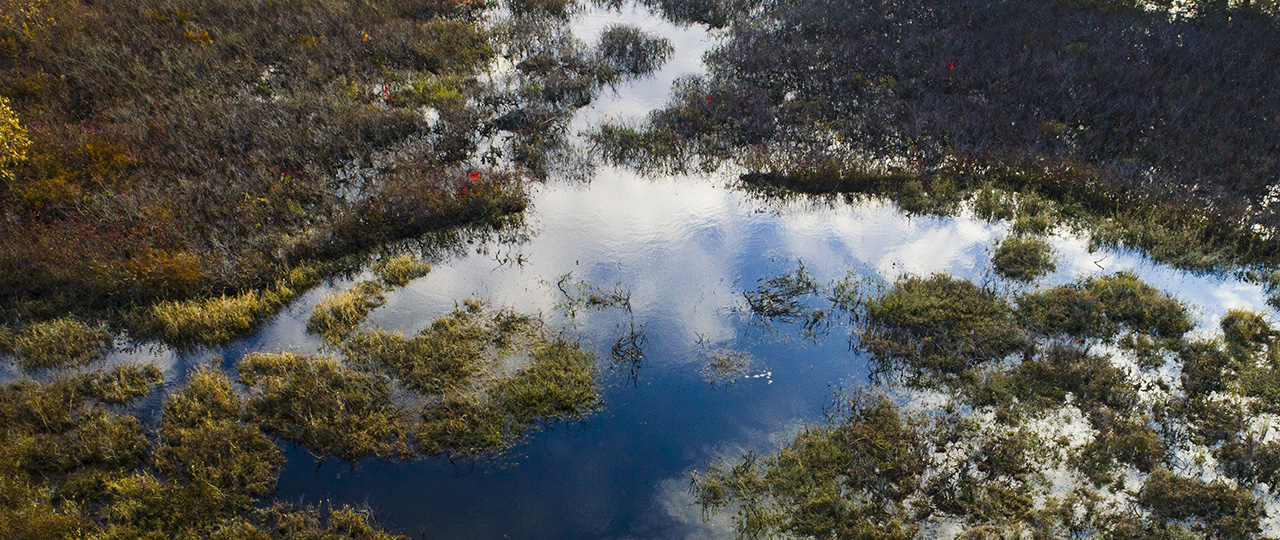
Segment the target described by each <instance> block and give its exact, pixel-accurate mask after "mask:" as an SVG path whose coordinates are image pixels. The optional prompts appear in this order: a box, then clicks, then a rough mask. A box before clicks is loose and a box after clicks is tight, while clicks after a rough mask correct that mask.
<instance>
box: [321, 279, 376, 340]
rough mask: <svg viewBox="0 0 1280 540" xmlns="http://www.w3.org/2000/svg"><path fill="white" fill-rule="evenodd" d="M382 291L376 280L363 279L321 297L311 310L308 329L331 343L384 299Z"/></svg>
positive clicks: (366, 315)
mask: <svg viewBox="0 0 1280 540" xmlns="http://www.w3.org/2000/svg"><path fill="white" fill-rule="evenodd" d="M382 292H383V288H382V285H381V284H379V283H378V282H375V281H362V282H360V283H357V284H356V285H355V286H354V287H352V288H350V289H348V290H346V291H342V292H339V293H332V294H330V295H328V296H326V297H324V299H322V300H320V303H318V304H316V307H315V309H314V310H312V312H311V318H310V319H308V320H307V331H308V332H311V333H313V334H319V335H320V337H323V338H325V339H327V340H329V341H330V342H333V343H338V342H341V341H342V338H343V337H345V336H346V335H347V334H350V333H351V331H352V330H355V328H356V326H358V325H359V324H360V322H361V321H363V320H364V319H365V317H368V316H369V312H371V311H373V310H374V309H375V308H377V307H378V306H381V305H382V304H383V303H384V302H386V297H385V296H383V294H382Z"/></svg>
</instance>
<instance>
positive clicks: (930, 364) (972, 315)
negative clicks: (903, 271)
mask: <svg viewBox="0 0 1280 540" xmlns="http://www.w3.org/2000/svg"><path fill="white" fill-rule="evenodd" d="M1013 315H1014V312H1013V309H1012V307H1011V306H1009V304H1008V302H1006V301H1005V300H1004V299H1002V298H1000V297H998V296H996V294H995V293H993V292H991V291H987V290H983V289H981V288H979V287H978V286H976V285H974V284H973V283H971V282H968V281H963V280H957V279H954V278H952V277H950V276H946V275H935V276H933V277H930V278H920V277H915V276H912V277H907V278H905V279H902V280H899V281H897V282H896V283H894V285H893V287H892V288H890V289H889V290H888V291H887V292H885V293H884V294H883V295H881V296H879V297H877V298H873V299H869V300H867V301H866V316H865V320H864V323H863V324H861V325H860V326H859V327H858V328H857V330H856V332H857V337H858V343H859V344H860V347H862V348H864V349H865V350H866V351H867V352H868V353H869V354H870V355H871V356H872V357H873V359H875V360H876V361H878V362H880V363H881V364H882V367H881V369H882V370H884V371H885V372H886V373H888V372H893V371H896V370H899V369H901V370H905V371H906V372H907V374H908V375H909V376H912V377H932V376H942V377H946V376H953V375H958V374H960V373H961V372H963V371H964V370H966V369H969V368H971V367H974V366H976V365H979V364H981V363H984V362H989V361H996V360H1000V359H1002V358H1004V357H1006V356H1008V355H1010V354H1013V353H1015V352H1021V351H1022V350H1023V349H1024V347H1025V346H1026V344H1027V342H1026V339H1025V338H1024V337H1023V332H1022V329H1021V328H1020V327H1019V325H1018V324H1017V322H1016V321H1015V319H1014V316H1013Z"/></svg>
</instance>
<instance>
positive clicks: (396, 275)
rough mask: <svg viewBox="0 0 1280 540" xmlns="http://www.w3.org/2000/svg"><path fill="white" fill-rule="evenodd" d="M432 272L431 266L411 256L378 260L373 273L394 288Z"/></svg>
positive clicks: (405, 255) (374, 264)
mask: <svg viewBox="0 0 1280 540" xmlns="http://www.w3.org/2000/svg"><path fill="white" fill-rule="evenodd" d="M429 272H431V265H429V264H427V263H425V262H422V261H420V260H418V259H417V258H415V257H414V256H412V255H409V254H403V255H397V256H395V257H387V258H382V259H378V260H377V261H376V262H374V263H373V273H374V275H376V276H378V279H381V280H382V282H383V283H386V284H387V285H389V286H392V287H403V286H405V285H408V284H409V282H410V281H413V280H415V279H418V278H420V277H422V276H425V275H427V273H429Z"/></svg>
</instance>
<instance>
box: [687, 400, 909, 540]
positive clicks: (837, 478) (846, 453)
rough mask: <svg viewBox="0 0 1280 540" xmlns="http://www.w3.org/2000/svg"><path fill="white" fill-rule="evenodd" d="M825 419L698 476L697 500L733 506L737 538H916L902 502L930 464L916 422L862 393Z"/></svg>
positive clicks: (842, 402)
mask: <svg viewBox="0 0 1280 540" xmlns="http://www.w3.org/2000/svg"><path fill="white" fill-rule="evenodd" d="M828 416H829V417H828V422H827V424H825V425H819V426H812V427H808V428H806V429H804V430H803V431H801V432H800V433H799V434H798V435H796V436H795V437H794V438H793V439H792V440H791V441H790V442H789V443H788V444H787V445H786V446H784V447H783V448H782V449H781V450H779V451H778V452H776V453H774V454H771V455H768V456H765V457H759V456H756V455H755V454H748V455H747V456H746V457H745V458H744V459H743V460H742V461H741V462H740V463H738V464H736V465H732V466H726V465H716V466H713V467H711V468H710V469H708V470H707V471H705V472H702V473H695V474H694V476H693V480H692V482H693V484H692V488H693V491H694V494H695V496H696V497H697V500H698V502H699V503H700V504H701V505H702V507H703V508H704V510H707V511H713V510H719V509H721V508H725V507H730V506H732V507H733V508H734V509H735V513H734V525H735V530H736V531H737V533H738V536H739V537H741V538H770V537H777V536H797V537H817V538H832V537H834V538H845V537H860V538H911V537H913V536H914V535H915V534H916V533H917V532H918V531H919V526H918V525H917V524H916V520H915V519H913V518H912V516H911V513H910V510H909V506H907V505H905V504H904V501H905V500H906V499H907V497H908V496H909V495H910V494H912V493H914V492H915V491H916V490H918V487H919V482H920V476H921V474H923V473H924V471H925V468H926V465H927V457H926V454H925V453H924V448H925V446H924V444H923V443H924V441H923V439H922V437H921V435H922V434H921V432H920V430H919V423H918V420H917V419H914V418H911V417H909V416H906V415H903V414H902V413H901V412H900V411H899V410H898V409H897V408H896V407H894V406H893V405H892V404H891V403H890V402H889V401H888V400H887V399H886V398H884V397H883V396H877V395H870V394H861V393H855V394H851V395H849V396H845V397H843V398H842V399H839V400H837V406H836V407H833V409H832V413H830V414H829V415H828Z"/></svg>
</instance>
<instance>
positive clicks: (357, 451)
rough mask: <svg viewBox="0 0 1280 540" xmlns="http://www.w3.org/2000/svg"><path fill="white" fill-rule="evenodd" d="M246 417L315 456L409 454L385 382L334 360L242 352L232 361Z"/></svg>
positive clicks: (353, 456) (398, 413) (406, 442)
mask: <svg viewBox="0 0 1280 540" xmlns="http://www.w3.org/2000/svg"><path fill="white" fill-rule="evenodd" d="M238 369H239V372H240V380H241V381H242V382H243V383H244V384H245V386H247V387H248V388H249V390H250V396H249V400H248V407H249V411H250V415H251V418H253V419H255V420H257V421H259V422H260V423H261V425H262V427H263V429H265V430H266V431H268V432H270V433H274V434H276V435H279V436H281V437H283V438H285V439H288V440H290V441H295V442H298V443H302V444H303V445H305V446H306V447H307V449H308V450H310V451H312V452H313V453H315V454H317V455H319V456H334V457H338V458H342V459H345V460H348V461H354V460H356V459H360V458H362V457H366V456H378V457H396V456H406V455H408V454H409V445H408V440H407V435H408V434H407V432H406V430H405V428H404V425H403V423H402V421H401V412H400V409H399V408H398V407H397V406H396V405H395V404H394V403H392V401H391V392H390V389H388V388H387V386H386V384H385V383H384V382H383V381H382V380H381V379H379V378H377V377H374V376H372V375H369V374H366V373H362V372H359V371H355V370H352V369H349V368H346V367H343V366H342V365H341V364H340V363H339V362H338V361H336V360H333V359H329V358H317V357H312V356H304V355H300V354H287V353H286V354H262V353H254V354H250V355H248V356H246V357H245V358H244V359H243V360H241V361H240V365H239V366H238Z"/></svg>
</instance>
